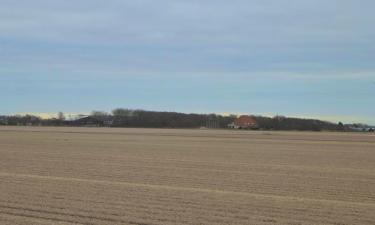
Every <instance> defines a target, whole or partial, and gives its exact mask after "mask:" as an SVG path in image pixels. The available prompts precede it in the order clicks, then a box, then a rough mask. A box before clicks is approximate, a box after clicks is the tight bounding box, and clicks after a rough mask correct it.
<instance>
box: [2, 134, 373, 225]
mask: <svg viewBox="0 0 375 225" xmlns="http://www.w3.org/2000/svg"><path fill="white" fill-rule="evenodd" d="M0 224H2V225H3V224H5V225H8V224H9V225H14V224H133V225H156V224H160V225H169V224H191V225H197V224H223V225H224V224H256V225H258V224H259V225H262V224H263V225H264V224H291V225H298V224H311V225H316V224H325V225H326V224H332V225H344V224H348V225H352V224H369V225H374V224H375V135H371V134H349V133H312V132H263V131H258V132H254V131H234V130H173V129H115V128H113V129H110V128H46V127H43V128H31V127H0Z"/></svg>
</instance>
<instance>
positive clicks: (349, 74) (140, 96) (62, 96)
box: [0, 0, 375, 124]
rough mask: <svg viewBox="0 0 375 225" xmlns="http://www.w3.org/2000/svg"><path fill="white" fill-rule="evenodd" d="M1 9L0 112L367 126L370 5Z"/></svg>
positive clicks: (288, 1) (54, 4)
mask: <svg viewBox="0 0 375 225" xmlns="http://www.w3.org/2000/svg"><path fill="white" fill-rule="evenodd" d="M0 2H1V8H0V102H1V105H0V114H12V113H22V112H57V111H64V112H83V113H85V112H90V111H91V110H106V111H110V110H111V109H113V108H115V107H127V108H142V109H151V110H167V111H181V112H202V113H206V112H217V113H230V112H233V113H252V114H264V115H275V114H281V115H287V116H300V117H314V118H322V119H326V120H332V121H339V120H342V121H344V122H354V121H358V122H367V123H372V124H375V104H374V103H375V100H374V98H373V96H375V63H374V59H375V29H374V28H373V27H374V24H375V14H374V13H373V9H374V8H375V1H372V0H361V1H355V0H330V1H325V0H314V1H312V0H309V1H307V0H232V1H227V0H204V1H202V0H200V1H198V0H158V1H154V0H132V1H127V0H107V1H98V0H79V1H77V0H74V1H73V0H66V1H50V0H33V1H28V0H23V1H22V0H19V1H14V0H1V1H0Z"/></svg>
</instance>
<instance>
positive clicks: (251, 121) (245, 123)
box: [228, 115, 258, 129]
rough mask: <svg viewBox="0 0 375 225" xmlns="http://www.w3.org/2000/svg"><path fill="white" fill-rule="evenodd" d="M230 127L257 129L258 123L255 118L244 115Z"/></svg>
mask: <svg viewBox="0 0 375 225" xmlns="http://www.w3.org/2000/svg"><path fill="white" fill-rule="evenodd" d="M228 127H229V128H233V129H257V128H258V123H257V121H256V120H255V118H254V117H252V116H246V115H243V116H240V117H238V118H237V119H236V120H235V121H234V122H233V123H231V124H229V125H228Z"/></svg>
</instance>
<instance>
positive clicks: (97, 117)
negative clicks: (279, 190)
mask: <svg viewBox="0 0 375 225" xmlns="http://www.w3.org/2000/svg"><path fill="white" fill-rule="evenodd" d="M253 117H254V118H255V120H256V121H257V123H258V129H261V130H299V131H351V126H350V125H344V124H343V123H341V122H340V123H338V124H336V123H331V122H326V121H321V120H315V119H301V118H290V117H285V116H275V117H265V116H253ZM236 118H237V116H235V115H229V116H223V115H217V114H194V113H191V114H186V113H177V112H157V111H146V110H132V109H123V108H118V109H115V110H113V111H112V113H107V112H102V111H93V112H92V113H91V114H90V115H88V116H81V117H80V118H76V119H70V120H66V118H65V116H64V114H63V113H61V112H60V113H58V116H57V118H52V119H42V118H40V117H37V116H33V115H24V116H20V115H15V116H0V125H14V126H17V125H19V126H95V127H145V128H201V127H207V128H227V127H228V124H230V123H232V122H233V121H234V120H235V119H236ZM370 131H371V130H370Z"/></svg>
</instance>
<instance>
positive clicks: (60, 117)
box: [57, 112, 65, 121]
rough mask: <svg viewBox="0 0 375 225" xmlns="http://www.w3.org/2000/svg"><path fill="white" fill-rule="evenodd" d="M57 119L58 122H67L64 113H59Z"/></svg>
mask: <svg viewBox="0 0 375 225" xmlns="http://www.w3.org/2000/svg"><path fill="white" fill-rule="evenodd" d="M57 119H58V120H61V121H64V120H65V115H64V113H63V112H58V113H57Z"/></svg>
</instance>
